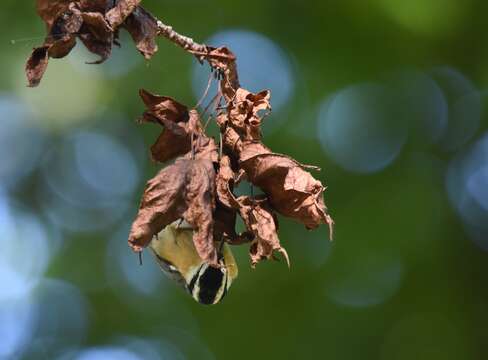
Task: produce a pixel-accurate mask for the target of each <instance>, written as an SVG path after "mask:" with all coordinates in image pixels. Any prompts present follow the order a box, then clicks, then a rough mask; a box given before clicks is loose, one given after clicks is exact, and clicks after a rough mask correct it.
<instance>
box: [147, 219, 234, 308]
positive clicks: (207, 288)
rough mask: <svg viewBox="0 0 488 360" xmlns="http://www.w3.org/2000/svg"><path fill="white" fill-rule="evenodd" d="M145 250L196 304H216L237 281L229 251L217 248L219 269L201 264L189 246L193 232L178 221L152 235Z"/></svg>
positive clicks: (195, 251) (222, 247) (191, 246)
mask: <svg viewBox="0 0 488 360" xmlns="http://www.w3.org/2000/svg"><path fill="white" fill-rule="evenodd" d="M149 248H150V249H151V251H152V253H153V254H154V256H155V257H156V260H157V262H158V264H159V266H160V267H161V269H162V270H163V271H164V273H166V274H167V275H168V276H169V277H170V278H171V279H173V280H174V281H176V282H177V283H178V284H180V285H181V286H183V287H184V288H185V289H186V290H187V291H188V292H189V293H190V295H191V296H192V297H193V298H194V299H195V300H196V301H198V302H199V303H200V304H205V305H213V304H217V303H219V302H220V301H221V300H222V299H223V298H224V296H225V295H226V294H227V292H228V291H229V288H230V286H231V284H232V282H233V281H234V280H235V278H236V277H237V273H238V269H237V264H236V262H235V259H234V256H233V255H232V252H231V250H230V247H229V246H228V245H227V244H226V243H224V242H222V244H220V246H218V248H219V254H218V255H219V262H220V264H221V267H220V268H216V267H212V266H210V265H209V264H208V263H206V262H205V261H203V260H202V259H201V258H200V256H199V255H198V253H197V250H196V248H195V245H194V244H193V229H192V227H191V226H190V225H189V224H188V223H186V222H182V221H177V222H174V223H172V224H170V225H168V226H166V227H165V228H164V229H163V230H162V231H161V232H160V233H158V234H157V235H155V236H154V237H153V239H152V241H151V243H150V244H149Z"/></svg>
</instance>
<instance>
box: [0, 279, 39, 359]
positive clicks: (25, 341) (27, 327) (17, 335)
mask: <svg viewBox="0 0 488 360" xmlns="http://www.w3.org/2000/svg"><path fill="white" fill-rule="evenodd" d="M2 286H4V285H2ZM34 322H35V311H34V310H33V308H32V305H31V304H30V303H29V302H27V301H26V300H25V299H17V300H15V301H11V302H0V339H2V340H1V341H0V359H17V358H20V357H21V355H22V353H23V352H24V351H25V350H26V349H27V348H28V347H29V344H30V341H31V338H32V335H33V331H34Z"/></svg>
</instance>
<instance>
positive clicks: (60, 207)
mask: <svg viewBox="0 0 488 360" xmlns="http://www.w3.org/2000/svg"><path fill="white" fill-rule="evenodd" d="M139 171H140V169H139V168H138V166H137V164H136V161H135V158H134V157H133V156H132V154H131V152H130V151H129V150H127V149H125V148H124V146H123V145H122V144H120V143H119V142H118V141H117V140H116V139H114V138H111V137H109V136H107V135H103V134H100V133H91V132H79V133H75V134H73V135H71V136H69V137H67V138H66V139H65V141H64V142H63V143H62V144H61V146H60V147H55V148H53V149H51V151H50V152H49V153H48V154H47V156H46V158H45V159H44V161H43V165H42V173H43V175H44V179H45V180H46V183H47V185H48V191H45V192H43V193H40V194H39V196H40V198H41V204H42V205H43V208H44V210H45V212H46V213H47V215H48V216H49V217H50V219H51V220H52V221H53V222H54V223H55V224H57V225H58V226H61V227H62V228H66V229H69V230H73V231H93V230H98V229H101V228H105V227H108V226H110V225H111V224H113V223H114V222H115V221H117V220H118V219H120V218H121V216H123V214H124V213H125V212H126V211H127V209H128V208H129V207H130V205H131V199H132V195H133V191H134V189H135V187H136V186H137V184H138V181H139V179H140V172H139ZM53 195H55V196H53Z"/></svg>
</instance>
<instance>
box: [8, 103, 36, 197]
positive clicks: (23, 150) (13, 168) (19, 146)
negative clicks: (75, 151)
mask: <svg viewBox="0 0 488 360" xmlns="http://www.w3.org/2000/svg"><path fill="white" fill-rule="evenodd" d="M33 118H34V116H33V114H32V113H30V112H29V111H27V110H26V108H25V105H23V104H22V103H21V101H19V100H18V99H16V98H14V97H11V96H7V95H2V94H0V123H1V124H2V131H0V186H5V187H10V186H13V185H15V184H17V183H18V182H19V181H20V180H22V179H23V178H24V177H25V176H27V175H28V174H29V173H30V172H31V171H32V170H33V169H34V167H35V166H36V165H37V164H38V162H39V156H40V154H42V149H43V145H44V142H45V138H44V134H43V133H42V132H41V131H40V130H39V129H38V128H37V127H35V126H34V124H33V123H32V119H33Z"/></svg>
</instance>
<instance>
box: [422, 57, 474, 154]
mask: <svg viewBox="0 0 488 360" xmlns="http://www.w3.org/2000/svg"><path fill="white" fill-rule="evenodd" d="M431 74H432V76H433V79H434V80H435V81H436V82H437V84H439V86H440V88H441V89H442V91H443V92H444V94H445V97H446V98H447V100H448V104H449V118H448V127H447V131H446V132H445V134H444V136H443V137H442V138H441V142H440V145H441V146H442V148H443V149H445V150H447V151H455V150H458V149H460V148H461V147H462V146H463V145H465V144H466V143H467V142H468V141H469V140H470V139H471V138H472V137H473V136H474V135H475V134H476V131H477V130H478V129H479V126H480V121H481V120H480V119H481V107H482V101H481V94H480V92H479V91H478V90H477V89H476V88H475V86H474V85H473V83H472V82H471V81H470V80H469V79H467V78H466V77H465V76H464V75H463V74H461V73H460V72H459V71H457V70H455V69H452V68H449V67H438V68H434V69H433V70H432V71H431Z"/></svg>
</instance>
